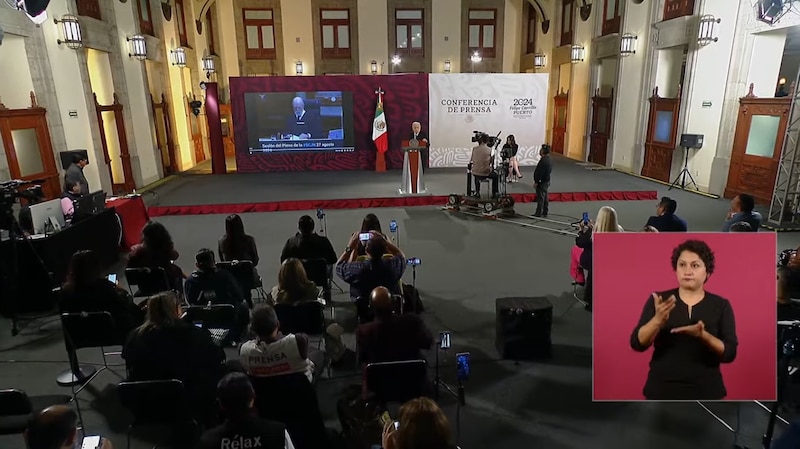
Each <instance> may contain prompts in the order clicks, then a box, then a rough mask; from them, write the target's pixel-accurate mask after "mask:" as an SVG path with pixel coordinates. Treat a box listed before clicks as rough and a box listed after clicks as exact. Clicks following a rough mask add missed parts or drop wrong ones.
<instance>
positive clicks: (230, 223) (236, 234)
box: [217, 214, 261, 308]
mask: <svg viewBox="0 0 800 449" xmlns="http://www.w3.org/2000/svg"><path fill="white" fill-rule="evenodd" d="M217 250H218V253H219V260H220V261H222V262H233V261H237V260H249V261H250V262H252V263H253V279H256V280H260V279H261V278H260V276H259V275H258V270H256V266H257V265H258V248H256V239H254V238H253V237H252V236H250V235H247V234H245V232H244V223H242V217H240V216H238V215H236V214H234V215H228V218H226V219H225V235H223V236H222V238H221V239H219V245H218V249H217ZM258 285H259V286H260V285H261V284H260V282H259V283H258ZM248 287H250V286H242V295H243V296H244V300H245V301H247V305H248V306H250V307H251V308H252V307H253V292H252V291H251V290H250V288H248Z"/></svg>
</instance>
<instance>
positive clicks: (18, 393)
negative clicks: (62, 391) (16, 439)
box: [0, 389, 71, 435]
mask: <svg viewBox="0 0 800 449" xmlns="http://www.w3.org/2000/svg"><path fill="white" fill-rule="evenodd" d="M70 400H71V398H70V397H69V396H33V397H29V396H28V395H27V394H26V393H25V392H24V391H22V390H16V389H8V390H0V435H15V434H22V433H25V430H26V429H27V427H28V422H29V421H30V419H31V416H33V412H34V411H35V410H40V409H43V408H46V407H49V406H51V405H61V404H68V403H69V402H70Z"/></svg>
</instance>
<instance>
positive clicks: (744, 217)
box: [722, 193, 762, 232]
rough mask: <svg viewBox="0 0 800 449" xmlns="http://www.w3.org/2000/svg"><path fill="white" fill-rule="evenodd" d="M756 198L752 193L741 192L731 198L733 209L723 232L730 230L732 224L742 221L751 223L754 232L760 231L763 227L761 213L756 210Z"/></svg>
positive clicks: (729, 213)
mask: <svg viewBox="0 0 800 449" xmlns="http://www.w3.org/2000/svg"><path fill="white" fill-rule="evenodd" d="M755 207H756V200H755V198H753V197H752V196H750V195H747V194H744V193H740V194H738V195H736V196H735V197H734V198H733V199H732V200H731V210H730V212H728V217H727V218H726V221H725V224H724V225H723V226H722V232H730V230H731V226H733V225H734V224H735V223H738V222H740V221H744V222H746V223H748V224H749V225H750V227H751V228H752V232H758V228H760V227H761V219H762V218H761V214H760V213H758V212H755V211H754V209H755Z"/></svg>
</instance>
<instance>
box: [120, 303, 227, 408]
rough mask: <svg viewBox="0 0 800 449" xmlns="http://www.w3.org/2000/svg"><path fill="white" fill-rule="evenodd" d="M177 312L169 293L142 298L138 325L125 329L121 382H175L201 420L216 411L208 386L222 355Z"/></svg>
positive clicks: (217, 375)
mask: <svg viewBox="0 0 800 449" xmlns="http://www.w3.org/2000/svg"><path fill="white" fill-rule="evenodd" d="M181 314H182V312H181V309H180V305H179V302H178V297H177V295H176V294H175V293H174V292H163V293H159V294H157V295H155V296H151V297H150V298H148V299H147V318H146V319H145V322H144V324H142V325H141V326H139V327H138V328H136V329H134V330H133V332H131V334H130V336H129V337H128V341H127V342H126V343H125V346H124V347H123V348H122V358H123V359H125V363H126V365H127V368H128V378H127V380H128V381H132V382H135V381H145V380H168V379H178V380H180V381H181V382H183V387H184V389H185V391H186V393H187V397H188V398H191V400H192V404H191V405H192V410H195V413H196V414H195V418H196V419H197V420H199V421H201V422H203V423H207V422H210V421H209V420H210V419H212V418H213V417H214V413H215V411H216V406H215V398H214V386H215V385H216V384H217V382H218V381H219V379H220V378H221V377H222V373H223V365H222V363H223V362H224V361H225V353H224V352H223V351H222V348H220V347H219V346H217V345H216V344H214V341H213V340H212V339H211V334H210V333H209V332H208V330H206V329H203V328H202V326H203V324H202V323H197V325H199V326H196V325H193V324H194V323H187V322H186V321H184V320H182V319H181Z"/></svg>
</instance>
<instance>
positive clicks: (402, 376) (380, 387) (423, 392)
mask: <svg viewBox="0 0 800 449" xmlns="http://www.w3.org/2000/svg"><path fill="white" fill-rule="evenodd" d="M365 382H366V383H367V391H368V392H369V394H370V395H371V396H372V397H373V398H374V399H375V400H377V401H378V402H379V403H382V404H388V403H390V402H399V403H404V402H407V401H410V400H411V399H414V398H418V397H421V396H428V395H430V393H431V388H430V387H431V386H430V384H429V382H428V364H427V363H426V362H425V360H421V359H420V360H405V361H400V362H382V363H370V364H368V365H367V369H366V374H365Z"/></svg>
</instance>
